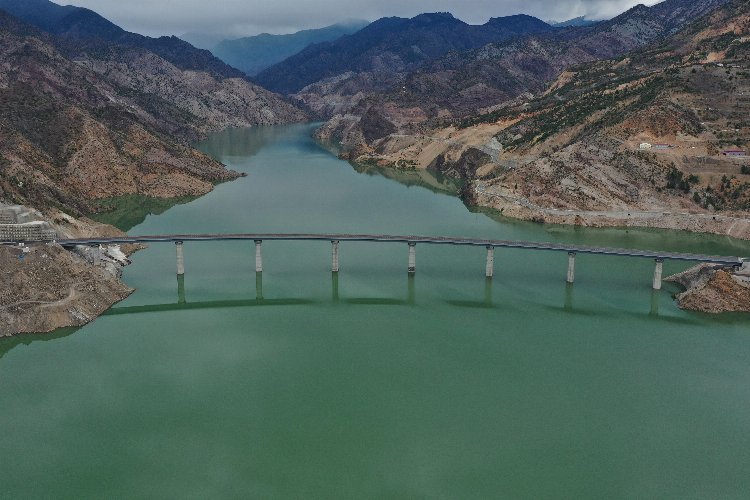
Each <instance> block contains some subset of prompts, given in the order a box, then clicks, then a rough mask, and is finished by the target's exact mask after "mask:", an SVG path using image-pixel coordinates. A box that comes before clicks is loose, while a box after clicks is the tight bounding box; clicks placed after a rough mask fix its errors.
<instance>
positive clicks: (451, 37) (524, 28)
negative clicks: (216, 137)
mask: <svg viewBox="0 0 750 500" xmlns="http://www.w3.org/2000/svg"><path fill="white" fill-rule="evenodd" d="M550 29H551V27H550V26H549V25H548V24H546V23H544V22H542V21H540V20H539V19H536V18H533V17H530V16H523V15H519V16H509V17H500V18H494V19H490V20H489V21H488V22H487V23H486V24H484V25H481V26H472V25H469V24H466V23H464V22H463V21H460V20H458V19H456V18H454V17H453V16H452V15H451V14H448V13H434V14H421V15H419V16H416V17H414V18H412V19H403V18H398V17H389V18H383V19H380V20H378V21H375V22H374V23H372V24H370V25H369V26H367V27H366V28H364V29H362V30H360V31H358V32H357V33H355V34H353V35H349V36H345V37H342V38H340V39H339V40H337V41H335V42H328V43H322V44H317V45H314V46H311V47H308V48H307V49H305V50H303V51H302V52H300V53H299V54H297V55H295V56H293V57H290V58H289V59H287V60H286V61H283V62H282V63H279V64H277V65H275V66H272V67H271V68H269V69H267V70H265V71H263V72H261V73H260V74H259V75H258V76H257V77H256V81H257V82H259V83H260V84H261V85H263V86H264V87H266V88H268V89H271V90H273V91H276V92H279V93H283V94H292V93H296V92H299V91H301V90H302V89H303V88H304V87H306V86H308V85H312V84H314V83H316V82H321V81H324V80H327V79H330V78H337V77H339V76H340V75H343V74H348V73H349V72H352V73H355V74H360V73H366V74H369V73H376V74H381V73H387V74H391V75H394V74H400V73H405V72H408V71H411V70H413V69H415V68H417V67H419V66H421V65H422V64H424V63H425V62H427V61H430V60H433V59H436V58H438V57H441V56H443V55H445V54H446V53H448V52H449V51H465V50H470V49H473V48H476V47H481V46H483V45H486V44H488V43H490V42H496V41H502V40H507V39H509V38H513V37H516V36H520V35H525V34H528V33H538V32H543V31H548V30H550Z"/></svg>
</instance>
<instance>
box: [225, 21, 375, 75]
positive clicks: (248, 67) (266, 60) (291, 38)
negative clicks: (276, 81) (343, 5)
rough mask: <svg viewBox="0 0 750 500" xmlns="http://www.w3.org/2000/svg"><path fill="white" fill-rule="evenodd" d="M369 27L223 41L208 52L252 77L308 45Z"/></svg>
mask: <svg viewBox="0 0 750 500" xmlns="http://www.w3.org/2000/svg"><path fill="white" fill-rule="evenodd" d="M368 24H370V23H369V22H367V21H349V22H344V23H338V24H333V25H331V26H326V27H324V28H318V29H309V30H302V31H298V32H296V33H290V34H288V35H270V34H268V33H262V34H260V35H256V36H249V37H244V38H237V39H233V40H223V41H221V42H219V43H218V44H216V46H214V47H212V48H211V52H213V53H214V54H215V55H216V57H218V58H219V59H221V60H222V61H224V62H226V63H227V64H230V65H232V66H234V67H235V68H239V69H240V70H242V71H244V72H245V74H247V75H250V76H255V75H257V74H258V73H260V72H261V71H263V70H264V69H266V68H269V67H271V66H273V65H274V64H278V63H280V62H281V61H283V60H284V59H286V58H288V57H291V56H293V55H294V54H296V53H298V52H300V51H302V50H304V49H305V48H307V47H308V46H310V45H313V44H316V43H323V42H333V41H335V40H338V39H339V38H341V37H342V36H345V35H351V34H352V33H356V32H357V31H359V30H361V29H362V28H364V27H365V26H367V25H368Z"/></svg>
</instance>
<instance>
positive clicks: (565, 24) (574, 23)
mask: <svg viewBox="0 0 750 500" xmlns="http://www.w3.org/2000/svg"><path fill="white" fill-rule="evenodd" d="M598 22H599V21H591V20H590V19H586V18H585V17H584V16H580V17H575V18H573V19H568V20H567V21H562V22H556V21H548V24H549V25H551V26H554V27H555V28H571V27H581V26H593V25H594V24H596V23H598Z"/></svg>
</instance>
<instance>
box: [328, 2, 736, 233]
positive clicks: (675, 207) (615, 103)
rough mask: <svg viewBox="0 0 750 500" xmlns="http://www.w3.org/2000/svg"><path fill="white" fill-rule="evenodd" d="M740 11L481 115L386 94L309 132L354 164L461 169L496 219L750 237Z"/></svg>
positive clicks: (702, 21) (723, 10)
mask: <svg viewBox="0 0 750 500" xmlns="http://www.w3.org/2000/svg"><path fill="white" fill-rule="evenodd" d="M690 8H691V9H692V10H690V11H689V12H690V15H693V13H694V12H695V10H694V9H695V8H696V5H695V4H691V6H690ZM639 10H643V9H642V8H641V9H639ZM675 12H677V11H675ZM749 12H750V4H749V3H748V2H747V1H740V0H737V1H734V2H730V3H728V4H726V5H725V6H723V7H720V8H719V9H717V10H714V11H713V12H711V13H710V14H708V15H707V16H704V17H700V18H698V19H697V20H695V21H694V22H692V23H690V24H688V25H687V26H686V27H685V28H684V29H683V30H681V31H678V32H676V33H673V34H672V35H670V36H668V37H666V38H663V37H660V38H658V39H657V40H656V41H654V42H653V43H651V44H650V45H647V46H646V47H644V48H641V49H637V50H635V51H630V52H628V53H627V54H625V55H623V56H620V57H618V58H615V59H607V60H603V61H596V62H589V63H585V64H578V65H572V66H569V67H568V68H567V70H566V71H563V72H562V73H561V74H560V75H559V76H558V77H557V78H556V79H555V80H554V81H553V82H552V83H551V84H550V85H548V86H547V87H546V88H545V89H544V90H543V91H541V92H539V93H537V94H536V96H534V95H530V94H525V95H521V96H519V98H516V99H512V100H508V101H506V102H504V103H503V104H501V105H498V106H497V107H495V108H493V109H490V110H487V112H485V113H481V114H478V115H473V116H469V117H466V118H452V119H451V118H445V119H442V123H441V120H440V119H432V118H430V116H429V114H428V113H426V112H425V111H424V109H423V108H422V107H419V106H417V105H416V104H415V105H414V106H413V107H411V108H406V109H405V108H400V107H399V106H398V104H397V103H394V102H391V103H390V104H389V103H386V104H385V105H382V104H381V105H378V106H370V107H369V108H365V109H363V116H362V117H357V116H351V115H349V116H340V117H337V118H335V119H333V120H331V121H330V122H329V123H328V124H327V125H326V127H324V128H323V129H322V130H321V131H320V135H321V136H322V137H323V138H332V139H340V138H343V139H344V140H345V142H349V143H350V144H354V145H355V147H353V148H352V150H351V155H350V157H351V158H352V159H355V160H357V161H364V162H367V163H378V164H380V165H383V166H386V165H391V166H395V167H397V168H402V169H404V168H406V169H411V168H414V169H419V168H429V169H435V170H439V171H441V172H442V173H443V174H446V175H453V176H457V177H461V178H464V179H468V180H470V181H472V184H471V185H470V186H469V188H468V189H467V190H466V191H465V193H464V194H465V196H466V199H467V201H468V202H469V203H472V204H479V205H485V206H490V207H494V208H496V209H498V210H502V211H504V213H505V214H506V215H511V216H515V217H521V218H526V219H534V220H540V221H541V220H545V221H550V222H560V223H575V224H587V225H625V226H627V225H640V226H653V227H671V228H682V229H688V230H695V231H704V232H714V233H720V234H730V235H732V236H736V237H741V238H750V223H749V222H748V221H747V219H746V216H747V211H748V210H750V177H749V176H748V174H750V166H749V165H748V162H747V159H746V158H743V157H742V153H741V152H742V151H746V148H747V147H748V146H750V122H748V121H747V120H746V116H747V113H748V111H750V108H749V106H750V97H748V96H750V71H748V70H750V59H749V58H748V49H747V47H746V46H747V45H748V40H746V38H747V34H748V33H750V25H749V24H748V16H749ZM678 19H683V16H682V15H680V16H678ZM674 25H675V24H674V23H673V22H672V21H670V22H666V23H664V24H663V26H664V27H665V29H669V30H672V29H673V28H670V26H674ZM611 26H612V24H611V23H610V27H611ZM610 32H611V31H610ZM405 116H411V117H412V119H405V118H404V117H405ZM733 150H736V151H739V152H738V153H731V151H733ZM732 155H736V156H732ZM737 156H740V157H737ZM718 210H722V211H724V213H723V214H721V215H718V214H716V211H718ZM686 214H687V215H686Z"/></svg>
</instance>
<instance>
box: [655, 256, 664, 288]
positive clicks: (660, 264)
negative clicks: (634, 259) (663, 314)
mask: <svg viewBox="0 0 750 500" xmlns="http://www.w3.org/2000/svg"><path fill="white" fill-rule="evenodd" d="M663 270H664V259H656V268H654V290H661V275H662V271H663Z"/></svg>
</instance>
